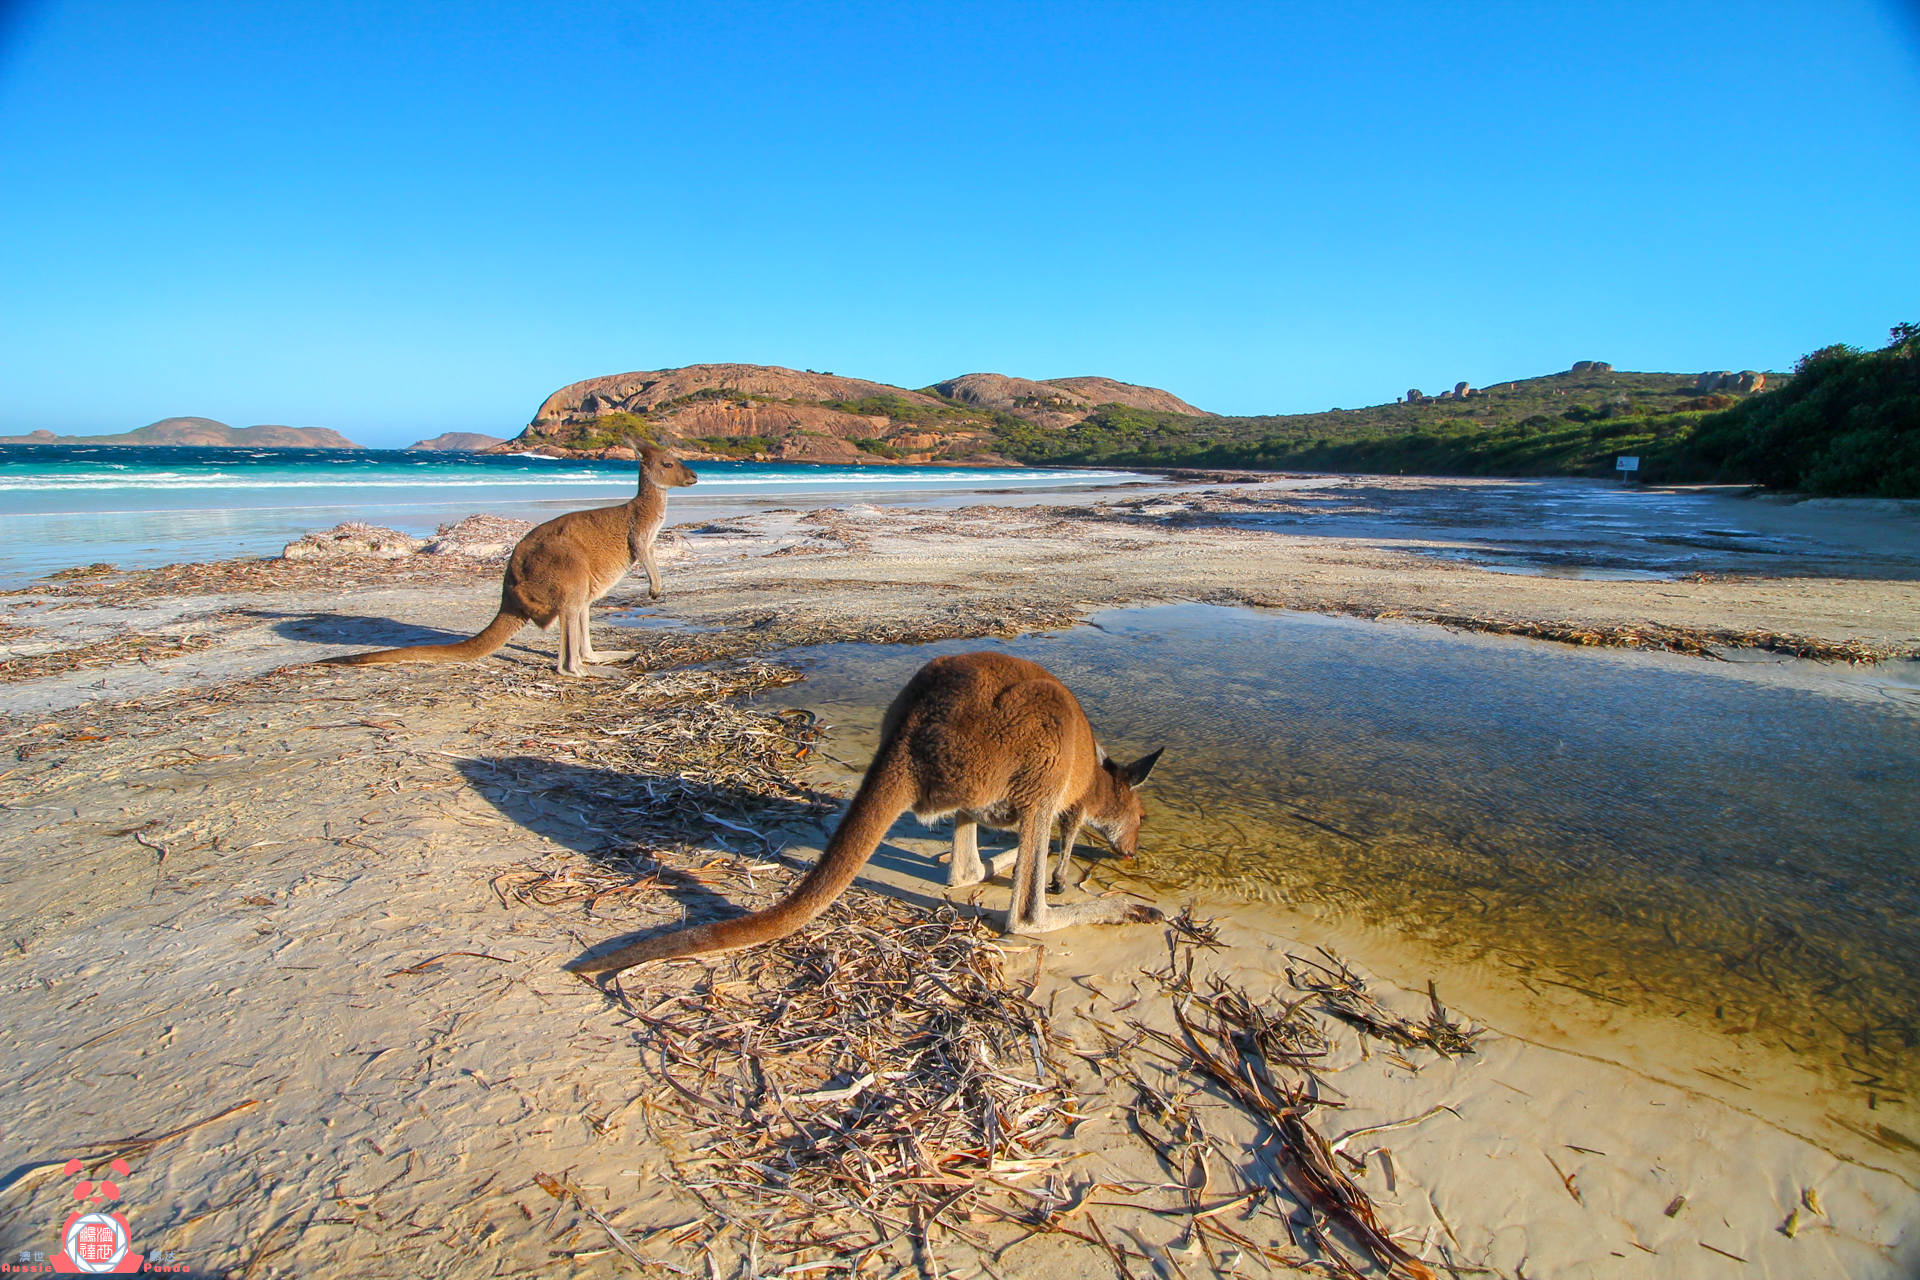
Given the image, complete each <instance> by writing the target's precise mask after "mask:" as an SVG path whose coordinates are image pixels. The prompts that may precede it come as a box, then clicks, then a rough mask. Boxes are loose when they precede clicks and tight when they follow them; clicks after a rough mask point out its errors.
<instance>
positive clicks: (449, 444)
mask: <svg viewBox="0 0 1920 1280" xmlns="http://www.w3.org/2000/svg"><path fill="white" fill-rule="evenodd" d="M505 443H506V441H504V440H502V439H501V438H500V437H499V436H483V435H481V434H480V433H479V432H478V431H446V432H442V433H441V434H440V435H437V436H435V437H434V438H433V439H431V440H416V441H414V442H413V443H412V444H410V445H408V446H407V452H409V453H411V452H413V451H414V450H416V449H418V450H422V451H425V452H427V453H479V452H481V451H482V450H485V449H491V448H492V447H493V446H494V445H497V444H505Z"/></svg>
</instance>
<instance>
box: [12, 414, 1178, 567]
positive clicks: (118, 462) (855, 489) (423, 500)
mask: <svg viewBox="0 0 1920 1280" xmlns="http://www.w3.org/2000/svg"><path fill="white" fill-rule="evenodd" d="M696 470H697V471H698V473H699V476H700V483H699V485H698V486H696V487H695V488H692V489H685V490H679V491H676V492H675V493H674V495H673V499H672V505H671V506H670V507H669V513H668V523H670V524H673V523H679V522H681V521H684V520H696V519H712V518H715V517H716V516H724V515H738V514H741V513H743V512H750V511H752V510H755V509H764V508H768V507H796V506H799V507H817V506H833V505H842V504H845V503H849V502H872V503H886V502H911V503H915V504H925V505H947V504H954V503H959V502H964V501H975V500H978V499H977V498H976V497H975V496H974V495H978V494H980V493H981V492H982V491H987V492H992V491H995V490H1002V491H1004V490H1019V491H1022V492H1028V491H1031V492H1044V491H1047V490H1062V489H1066V490H1071V489H1076V488H1090V487H1093V486H1096V485H1107V484H1114V483H1120V482H1125V481H1128V480H1138V479H1143V478H1144V477H1141V476H1136V475H1131V474H1127V473H1116V472H1113V471H1097V470H1089V469H1071V468H1066V469H1062V468H1028V467H953V466H946V467H943V466H916V467H897V466H840V465H832V464H816V463H781V462H775V463H767V462H718V463H701V464H700V465H699V466H698V467H697V468H696ZM634 482H635V475H634V465H633V464H632V463H630V462H598V461H579V460H573V459H554V458H542V457H535V456H532V455H525V454H522V455H491V454H490V455H484V456H482V455H478V454H436V453H408V452H403V451H398V450H385V449H364V450H345V449H204V448H127V447H119V448H112V447H109V448H80V447H70V446H58V445H0V585H5V586H14V585H18V584H19V583H21V582H23V581H26V580H28V579H31V578H33V577H35V576H37V575H39V574H43V573H47V572H50V571H52V570H55V569H61V568H66V567H68V566H70V565H76V564H91V563H94V562H97V561H107V562H110V563H113V564H117V565H119V566H121V567H122V568H141V567H145V566H149V565H157V564H169V563H176V562H181V561H192V560H217V559H227V558H230V557H233V556H246V555H276V554H278V553H279V551H280V548H281V547H283V546H284V545H285V544H286V543H288V542H290V541H292V540H293V539H295V538H297V537H299V536H300V535H301V534H302V533H305V532H307V531H309V530H313V529H327V528H331V527H332V526H334V525H336V524H339V523H340V522H341V521H343V520H365V521H367V522H369V523H372V524H379V525H386V526H388V527H389V528H394V529H399V530H401V531H403V532H405V533H409V534H412V535H414V536H415V537H420V536H424V535H427V534H430V533H432V532H433V531H434V529H435V528H436V527H438V526H439V525H442V524H445V523H448V522H450V521H454V520H459V519H461V518H462V517H464V516H469V515H473V514H475V513H476V512H485V513H487V514H490V515H502V516H513V517H516V518H519V519H523V520H535V521H539V520H548V519H551V518H552V517H554V516H556V515H559V514H560V513H561V512H563V511H571V510H577V509H579V508H581V507H592V506H603V505H606V504H608V503H613V502H619V501H622V500H624V499H626V498H628V497H630V496H632V494H633V490H634Z"/></svg>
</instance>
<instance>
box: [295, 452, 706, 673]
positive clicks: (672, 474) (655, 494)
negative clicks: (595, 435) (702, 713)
mask: <svg viewBox="0 0 1920 1280" xmlns="http://www.w3.org/2000/svg"><path fill="white" fill-rule="evenodd" d="M694 483H696V479H695V476H694V474H693V472H692V471H691V470H689V469H688V468H687V464H686V463H684V462H682V461H680V460H679V459H678V458H676V457H674V456H673V455H672V454H670V453H668V452H666V451H665V450H664V449H656V448H654V447H653V446H652V445H641V446H640V490H639V492H638V493H636V494H634V495H633V498H632V500H631V501H628V502H623V503H621V504H620V505H619V506H617V507H595V508H593V509H592V510H590V511H569V512H568V513H567V514H566V515H563V516H555V517H554V518H553V519H551V520H549V521H547V522H546V523H545V524H543V525H536V526H535V527H534V528H533V529H530V530H529V531H528V532H527V536H526V537H524V538H522V539H520V541H519V542H518V543H516V544H515V545H514V548H513V554H512V555H511V556H509V557H508V558H507V572H506V576H505V577H504V578H503V579H502V580H501V583H500V612H499V613H498V614H496V615H495V616H494V619H493V621H492V622H489V623H488V624H487V626H486V629H485V630H484V631H482V632H481V633H480V634H479V635H477V636H474V637H473V638H472V639H470V640H459V641H455V642H454V643H453V644H416V645H409V646H408V647H407V648H404V649H377V650H375V651H374V652H372V653H349V654H342V655H341V656H339V657H337V658H323V659H322V661H323V662H331V663H337V664H340V665H343V666H351V667H357V666H364V665H366V664H367V663H371V662H471V661H472V660H473V659H475V658H484V657H486V656H487V655H488V654H490V653H493V652H494V651H496V650H497V649H499V648H500V646H502V645H504V644H505V643H506V642H507V641H508V640H510V639H512V638H513V633H514V632H516V631H518V630H519V629H520V628H521V627H524V626H526V625H527V623H529V622H537V623H539V624H540V629H541V630H543V631H545V630H550V629H551V628H552V627H553V624H554V623H555V622H556V621H558V622H559V623H560V656H559V658H558V660H557V661H556V663H555V665H556V666H557V667H558V668H559V671H560V674H561V675H567V676H584V675H588V674H590V673H589V672H588V671H587V664H588V663H590V662H601V661H605V660H609V659H615V658H626V657H631V656H632V655H631V654H630V653H624V652H622V653H595V652H594V651H593V637H592V635H591V633H590V631H589V629H588V626H587V608H588V606H590V605H591V604H593V602H594V601H596V600H598V599H599V598H600V597H601V596H604V595H606V594H607V592H609V591H611V590H613V588H614V586H615V584H617V583H618V582H619V581H620V580H621V579H622V578H624V577H626V576H627V572H628V570H630V569H632V568H633V566H634V564H635V563H636V562H637V563H639V564H641V565H643V566H645V568H646V571H647V594H648V595H649V596H650V597H652V598H653V599H655V600H658V599H659V598H660V566H659V565H658V564H656V563H655V562H654V558H653V539H654V536H655V535H656V534H658V533H659V532H660V525H661V522H662V521H664V520H665V519H666V515H667V490H668V489H680V488H685V487H686V486H687V485H690V484H694Z"/></svg>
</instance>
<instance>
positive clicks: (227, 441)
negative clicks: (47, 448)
mask: <svg viewBox="0 0 1920 1280" xmlns="http://www.w3.org/2000/svg"><path fill="white" fill-rule="evenodd" d="M0 444H60V445H88V446H100V445H108V446H117V445H191V446H196V447H200V448H212V449H364V448H365V447H366V446H365V445H359V444H355V443H354V442H353V441H351V440H349V439H347V438H346V437H345V436H343V435H341V434H340V433H339V432H338V431H334V430H331V429H329V428H327V427H283V426H277V425H272V424H268V425H265V426H257V427H230V426H228V425H227V424H226V423H224V422H215V421H214V420H213V419H212V418H162V419H160V421H158V422H151V423H148V424H147V425H146V426H144V427H140V428H138V429H137V430H134V431H123V432H120V433H119V434H117V435H107V436H57V435H55V434H54V433H53V432H51V431H35V432H32V433H30V434H28V435H24V436H0Z"/></svg>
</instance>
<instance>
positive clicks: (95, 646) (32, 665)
mask: <svg viewBox="0 0 1920 1280" xmlns="http://www.w3.org/2000/svg"><path fill="white" fill-rule="evenodd" d="M214 643H215V641H214V638H213V637H212V636H209V635H178V636H164V635H145V634H141V633H139V632H127V633H125V634H123V635H117V636H112V637H109V638H108V639H105V640H97V641H95V642H94V643H92V644H83V645H77V646H75V647H74V648H71V649H53V650H50V651H48V652H46V653H30V654H20V655H17V656H14V657H9V658H0V684H5V683H11V682H13V681H16V680H38V679H40V678H41V677H43V676H51V675H59V674H61V673H62V672H67V671H83V670H86V669H88V668H91V667H108V666H113V665H116V664H118V663H122V662H145V663H153V662H163V661H165V660H167V659H169V658H181V657H185V656H186V655H187V654H189V653H198V652H199V651H200V650H202V649H205V648H208V647H210V646H211V645H213V644H214Z"/></svg>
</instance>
